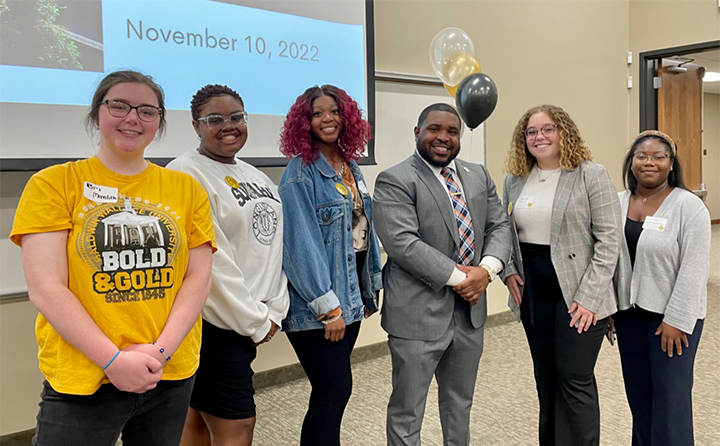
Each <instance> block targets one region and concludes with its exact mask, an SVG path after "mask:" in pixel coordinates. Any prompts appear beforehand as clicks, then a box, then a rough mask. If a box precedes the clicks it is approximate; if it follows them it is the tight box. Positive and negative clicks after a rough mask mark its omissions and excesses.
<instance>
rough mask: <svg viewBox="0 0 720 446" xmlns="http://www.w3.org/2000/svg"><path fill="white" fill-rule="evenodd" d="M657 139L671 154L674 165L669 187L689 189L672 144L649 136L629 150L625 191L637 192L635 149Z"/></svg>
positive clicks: (669, 177)
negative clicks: (633, 163) (634, 166)
mask: <svg viewBox="0 0 720 446" xmlns="http://www.w3.org/2000/svg"><path fill="white" fill-rule="evenodd" d="M651 138H652V139H655V140H657V141H660V143H662V144H663V145H664V146H665V148H666V149H667V151H668V153H669V154H670V162H671V163H672V168H671V170H670V174H669V175H668V179H667V181H668V185H670V186H672V187H679V188H681V189H687V187H685V182H684V181H683V174H682V167H681V166H680V158H678V156H677V154H676V153H675V151H674V150H673V148H672V147H671V146H670V144H669V143H668V142H667V141H665V140H664V139H662V138H660V137H658V136H654V135H647V136H643V137H642V138H638V139H637V140H636V141H635V142H634V143H633V145H632V147H630V150H628V152H627V155H625V160H624V161H623V185H624V186H625V189H627V190H629V191H630V193H632V194H634V193H635V191H636V190H637V185H638V182H637V178H635V175H633V173H632V169H631V167H632V160H633V156H635V149H637V147H638V146H639V145H640V144H641V143H642V142H643V141H647V140H648V139H651Z"/></svg>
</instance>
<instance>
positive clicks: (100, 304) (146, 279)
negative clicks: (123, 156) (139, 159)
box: [10, 157, 215, 395]
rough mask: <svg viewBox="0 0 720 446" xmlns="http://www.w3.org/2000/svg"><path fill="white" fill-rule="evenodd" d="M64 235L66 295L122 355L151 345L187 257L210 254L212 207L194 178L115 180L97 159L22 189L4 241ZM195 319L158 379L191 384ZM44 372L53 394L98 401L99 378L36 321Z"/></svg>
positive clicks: (50, 171) (160, 174) (153, 172)
mask: <svg viewBox="0 0 720 446" xmlns="http://www.w3.org/2000/svg"><path fill="white" fill-rule="evenodd" d="M62 230H68V231H69V236H68V244H67V262H68V273H69V282H68V283H69V288H70V291H72V292H73V293H74V294H75V296H76V297H77V298H78V300H79V301H80V302H81V303H82V305H83V307H85V310H86V311H87V312H88V314H89V315H90V317H92V319H93V320H94V321H95V323H96V324H97V325H98V327H100V329H101V330H102V331H103V332H104V333H105V335H107V337H108V338H110V339H111V340H112V341H113V342H114V343H115V345H117V347H118V348H119V349H123V348H125V347H127V346H128V345H131V344H142V343H152V342H153V341H155V340H156V339H157V338H158V336H159V335H160V333H161V332H162V330H163V328H164V326H165V322H166V321H167V318H168V315H169V314H170V310H171V309H172V306H173V302H174V301H175V296H176V294H177V291H178V290H179V289H180V287H181V286H182V283H183V277H184V276H185V271H186V269H187V264H188V258H189V254H188V252H189V250H190V249H193V248H195V247H197V246H200V245H202V244H204V243H209V244H210V245H211V246H212V247H213V250H214V249H215V235H214V231H213V222H212V215H211V212H210V204H209V201H208V197H207V193H206V192H205V190H204V189H203V188H202V187H201V186H200V185H199V184H198V183H197V182H196V181H195V180H194V179H193V178H192V177H191V176H190V175H187V174H184V173H181V172H177V171H173V170H168V169H165V168H162V167H159V166H156V165H154V164H150V165H149V166H148V168H147V169H145V171H144V172H142V173H140V174H138V175H132V176H125V175H119V174H117V173H115V172H112V171H111V170H109V169H108V168H106V167H105V166H104V165H103V164H102V163H101V162H100V160H98V159H97V157H93V158H90V159H87V160H82V161H76V162H71V163H66V164H62V165H56V166H52V167H49V168H47V169H44V170H42V171H40V172H38V173H36V174H35V175H33V177H32V178H31V179H30V181H28V184H27V186H26V187H25V191H24V192H23V195H22V197H21V199H20V204H19V205H18V208H17V212H16V214H15V221H14V224H13V230H12V233H11V234H10V239H11V240H12V241H13V242H14V243H16V244H17V245H21V243H22V235H24V234H33V233H41V232H52V231H62ZM200 327H201V326H200V318H199V317H198V320H197V322H196V323H195V325H194V326H193V328H192V329H191V330H190V333H189V334H188V336H187V337H186V338H185V340H184V341H183V342H182V344H181V345H180V347H179V348H178V349H177V351H176V352H175V353H174V354H173V356H172V360H171V361H170V362H168V363H167V364H166V365H165V368H164V372H163V379H168V380H178V379H185V378H188V377H190V376H192V374H193V373H195V370H196V369H197V366H198V358H199V353H200V333H201V330H200ZM35 334H36V336H37V340H38V346H39V352H38V359H39V361H40V370H41V371H42V373H43V375H45V378H46V379H47V380H48V382H49V383H50V385H51V386H52V387H53V389H55V390H56V391H58V392H62V393H70V394H77V395H89V394H92V393H94V392H95V391H96V390H97V389H98V388H99V387H100V385H101V384H104V383H107V382H109V380H108V378H107V377H106V376H105V373H104V372H103V371H102V370H101V369H100V368H99V367H98V366H96V365H95V364H93V363H92V361H90V360H89V359H88V358H87V357H86V356H85V355H83V354H82V353H81V352H80V351H79V350H77V349H76V348H75V347H73V346H72V345H70V344H69V343H68V342H66V341H65V340H64V339H63V338H62V337H60V335H59V334H58V333H57V332H56V331H55V329H54V328H53V327H52V326H51V325H50V323H49V322H48V321H47V319H45V317H43V315H42V314H40V315H38V318H37V322H36V324H35Z"/></svg>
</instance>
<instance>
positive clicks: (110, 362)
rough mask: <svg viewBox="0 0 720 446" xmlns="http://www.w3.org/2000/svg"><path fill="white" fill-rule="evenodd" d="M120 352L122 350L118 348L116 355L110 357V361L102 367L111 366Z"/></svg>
mask: <svg viewBox="0 0 720 446" xmlns="http://www.w3.org/2000/svg"><path fill="white" fill-rule="evenodd" d="M119 354H120V350H118V351H117V352H116V353H115V356H113V357H112V359H110V361H108V363H107V364H105V367H103V368H102V369H103V370H105V369H106V368H108V367H110V364H112V363H113V361H114V360H115V358H117V357H118V355H119Z"/></svg>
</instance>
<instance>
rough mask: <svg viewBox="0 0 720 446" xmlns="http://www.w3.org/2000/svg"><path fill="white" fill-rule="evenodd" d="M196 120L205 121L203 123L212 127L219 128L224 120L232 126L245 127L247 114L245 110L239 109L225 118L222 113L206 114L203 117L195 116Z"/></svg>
mask: <svg viewBox="0 0 720 446" xmlns="http://www.w3.org/2000/svg"><path fill="white" fill-rule="evenodd" d="M196 121H205V124H207V125H208V127H210V128H212V129H221V128H223V127H225V123H226V122H230V124H232V125H233V126H234V127H245V126H246V125H247V122H248V114H247V112H244V111H239V112H235V113H233V114H232V115H230V116H229V117H227V118H226V117H225V116H222V115H207V116H205V117H203V118H197V119H196Z"/></svg>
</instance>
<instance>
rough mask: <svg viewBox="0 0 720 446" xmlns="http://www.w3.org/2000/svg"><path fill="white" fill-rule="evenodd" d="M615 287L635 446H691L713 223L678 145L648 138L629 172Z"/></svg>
mask: <svg viewBox="0 0 720 446" xmlns="http://www.w3.org/2000/svg"><path fill="white" fill-rule="evenodd" d="M623 180H624V182H625V186H626V188H627V190H626V191H624V192H621V193H620V204H621V206H622V215H623V216H624V217H625V220H624V223H625V227H624V231H623V235H624V238H623V242H622V243H621V244H620V259H619V261H618V266H617V270H616V273H615V279H614V281H615V287H616V290H617V296H618V307H619V309H620V312H618V313H617V314H616V315H615V316H613V318H614V320H615V329H616V330H617V336H618V346H619V350H620V359H621V363H622V369H623V378H624V381H625V391H626V393H627V397H628V403H629V404H630V410H631V412H632V415H633V441H632V444H633V446H641V445H642V446H645V445H649V446H660V445H667V446H681V445H682V446H691V445H693V444H694V443H693V424H692V384H693V365H694V363H695V353H696V352H697V347H698V342H699V341H700V334H701V333H702V328H703V322H704V319H705V314H706V309H707V282H708V274H709V265H710V239H711V232H710V214H709V212H708V210H707V208H706V207H705V205H704V203H703V202H702V201H701V200H700V199H699V198H698V197H697V196H695V194H693V193H692V192H690V191H688V190H687V189H686V188H685V185H684V184H683V179H682V171H681V168H680V161H679V160H678V157H677V147H676V146H675V142H674V141H673V140H672V139H671V138H670V137H669V136H668V135H666V134H664V133H662V132H658V131H656V130H648V131H645V132H642V133H640V134H639V135H638V136H637V137H636V138H635V140H634V141H633V143H632V146H631V148H630V150H629V151H628V154H627V156H626V157H625V162H624V164H623Z"/></svg>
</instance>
